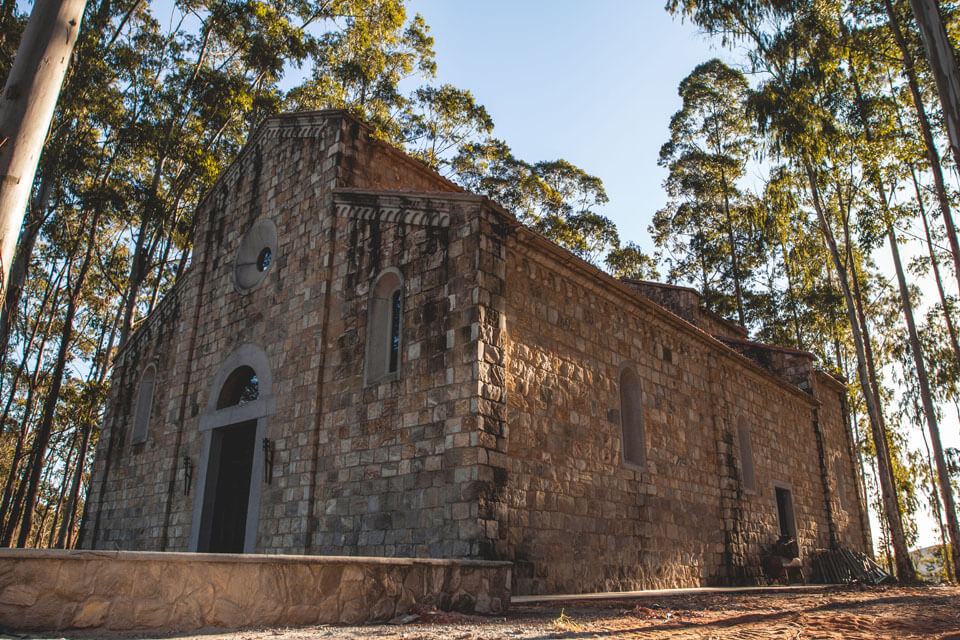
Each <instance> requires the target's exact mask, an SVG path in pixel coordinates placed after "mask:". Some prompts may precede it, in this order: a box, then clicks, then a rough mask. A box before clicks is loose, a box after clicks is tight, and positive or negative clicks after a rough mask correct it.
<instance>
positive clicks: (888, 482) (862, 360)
mask: <svg viewBox="0 0 960 640" xmlns="http://www.w3.org/2000/svg"><path fill="white" fill-rule="evenodd" d="M804 169H805V171H806V173H807V180H808V181H809V186H810V194H811V197H812V199H813V205H814V209H815V210H816V212H817V219H818V220H819V223H820V230H821V232H822V234H823V237H824V240H825V241H826V243H827V248H828V249H829V250H830V256H831V258H832V259H833V263H834V268H835V269H836V272H837V278H838V280H839V281H840V289H841V291H842V292H843V298H844V301H845V302H846V307H847V319H848V321H849V323H850V333H851V336H852V338H853V344H854V347H855V348H856V351H857V375H858V377H859V379H860V388H861V392H862V393H863V398H864V401H865V402H866V405H867V413H868V414H869V416H870V428H871V430H872V431H873V437H874V443H875V445H876V449H877V469H878V475H879V476H880V488H881V492H880V493H881V496H882V498H883V503H884V507H885V511H886V513H887V518H886V520H887V522H888V525H889V527H890V532H891V540H892V542H893V548H894V556H895V561H896V565H897V578H898V579H899V580H900V581H902V582H916V579H917V575H916V572H915V571H914V569H913V564H912V563H911V561H910V552H909V549H908V548H907V539H906V536H905V535H904V532H903V525H902V523H901V522H900V517H899V516H900V504H899V502H898V500H897V493H896V488H895V487H894V484H893V470H892V466H891V464H890V452H889V451H888V450H887V439H886V434H885V433H884V429H883V426H882V424H883V423H882V418H881V416H880V406H879V399H878V398H877V397H876V396H875V395H874V391H873V386H872V385H871V384H870V375H869V373H868V371H867V357H866V353H865V349H864V345H863V336H862V333H861V330H860V322H859V320H858V318H857V313H856V305H855V304H854V302H853V296H852V294H851V293H850V285H849V282H848V281H847V274H846V269H845V268H844V265H843V261H842V260H841V259H840V253H839V251H838V250H837V243H836V239H835V238H834V236H833V231H832V230H831V228H830V224H829V222H828V221H827V217H826V212H825V211H824V209H823V203H822V202H821V200H820V189H819V186H818V185H817V177H816V172H815V171H814V168H813V165H812V164H811V163H810V161H809V160H804Z"/></svg>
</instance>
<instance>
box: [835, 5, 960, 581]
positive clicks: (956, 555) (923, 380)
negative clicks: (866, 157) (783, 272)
mask: <svg viewBox="0 0 960 640" xmlns="http://www.w3.org/2000/svg"><path fill="white" fill-rule="evenodd" d="M886 2H887V4H888V6H889V2H890V0H886ZM850 66H851V69H853V71H852V80H853V86H854V90H855V95H856V98H857V103H858V104H859V105H860V106H861V107H862V106H863V105H864V103H865V101H864V99H863V94H862V92H861V90H860V82H859V80H858V79H857V74H856V71H855V68H854V66H853V65H852V64H851V65H850ZM860 113H861V114H863V113H864V109H863V108H861V109H860ZM862 124H863V132H864V138H865V139H866V141H867V142H868V143H873V142H874V136H873V130H872V128H871V126H870V122H869V121H868V120H867V119H866V117H863V116H862ZM867 174H868V175H869V177H870V180H871V182H873V185H874V187H875V188H876V191H877V200H878V201H879V203H880V209H881V212H882V214H883V217H884V220H885V222H886V224H887V239H888V240H889V242H890V253H891V255H892V256H893V266H894V270H895V271H896V274H897V285H898V290H899V293H900V308H901V310H902V311H903V318H904V322H905V323H906V325H907V336H908V339H909V341H910V354H911V356H912V357H913V365H914V371H916V374H917V383H918V385H919V387H920V399H921V402H922V403H923V415H924V417H925V418H926V423H927V430H928V431H929V432H930V446H932V447H933V459H934V461H935V462H936V464H937V477H938V479H939V481H940V496H941V498H942V499H943V505H944V511H945V512H946V517H947V531H948V532H949V533H950V542H951V548H952V555H953V564H954V566H957V565H960V528H958V526H957V510H956V507H955V506H954V501H953V489H952V488H951V486H950V475H949V471H948V470H947V464H946V460H945V459H944V456H943V445H942V441H941V439H940V427H939V425H938V423H937V413H936V409H935V408H934V406H933V398H932V395H931V393H930V382H929V379H928V377H927V367H926V363H925V362H924V360H923V347H922V346H921V344H920V337H919V335H918V334H917V325H916V322H915V321H914V317H913V303H912V302H911V300H910V291H909V289H908V288H907V280H906V277H905V276H904V272H903V263H902V261H901V259H900V247H899V245H898V244H897V235H896V232H895V231H894V229H893V224H892V223H891V222H890V220H891V217H892V213H891V211H890V201H889V199H888V198H887V188H886V185H885V184H884V181H883V178H882V176H881V173H880V170H879V167H877V166H876V165H873V166H869V165H868V166H867ZM924 224H926V223H924ZM848 246H849V245H848Z"/></svg>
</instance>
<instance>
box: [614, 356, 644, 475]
mask: <svg viewBox="0 0 960 640" xmlns="http://www.w3.org/2000/svg"><path fill="white" fill-rule="evenodd" d="M620 426H621V427H622V428H623V461H624V462H628V463H630V464H635V465H639V466H644V465H646V464H647V445H646V436H645V434H644V431H643V390H642V389H641V388H640V377H639V376H637V374H636V372H635V371H634V370H633V369H631V368H625V369H624V370H623V371H622V372H621V373H620Z"/></svg>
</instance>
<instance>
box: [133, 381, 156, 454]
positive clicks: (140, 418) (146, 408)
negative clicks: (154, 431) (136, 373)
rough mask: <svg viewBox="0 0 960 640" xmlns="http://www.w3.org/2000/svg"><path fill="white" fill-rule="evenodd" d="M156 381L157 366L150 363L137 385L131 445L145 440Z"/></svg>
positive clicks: (151, 411)
mask: <svg viewBox="0 0 960 640" xmlns="http://www.w3.org/2000/svg"><path fill="white" fill-rule="evenodd" d="M156 383H157V368H156V367H155V366H153V365H152V364H151V365H149V366H148V367H147V369H146V370H145V371H144V372H143V376H141V377H140V386H139V387H137V408H136V411H135V412H134V414H133V432H132V433H131V435H130V444H131V445H134V444H142V443H144V442H146V441H147V427H148V426H149V425H150V414H151V413H153V391H154V388H155V387H156Z"/></svg>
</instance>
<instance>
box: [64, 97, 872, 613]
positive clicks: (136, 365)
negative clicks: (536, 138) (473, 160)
mask: <svg viewBox="0 0 960 640" xmlns="http://www.w3.org/2000/svg"><path fill="white" fill-rule="evenodd" d="M196 221H197V225H196V232H195V237H194V254H193V259H192V261H191V267H190V269H189V271H188V272H187V273H186V274H185V276H184V277H183V278H182V279H181V280H180V282H178V283H177V285H176V286H175V287H174V289H173V290H172V291H171V292H170V293H168V295H167V296H166V298H165V300H164V301H163V302H162V303H161V304H160V305H158V307H157V309H156V310H155V311H154V313H153V314H152V315H151V316H150V317H149V318H146V319H145V320H144V321H143V322H142V323H140V325H139V326H140V328H139V329H138V331H137V333H136V334H135V335H134V336H133V337H132V338H131V339H130V340H129V341H128V342H127V344H125V345H124V346H123V347H122V348H121V349H120V352H119V354H118V356H117V358H116V361H115V363H116V364H115V367H114V377H113V384H112V386H111V391H110V401H109V406H108V408H107V411H106V414H105V418H104V425H103V435H102V437H101V439H100V444H99V446H98V451H97V456H96V462H95V464H94V467H93V470H92V477H91V483H90V491H89V495H88V500H87V507H86V515H85V517H84V520H83V527H82V538H81V545H82V546H89V547H92V548H95V549H103V550H107V551H114V550H121V549H122V550H131V551H171V552H184V551H189V552H196V551H222V552H234V551H239V550H241V549H242V550H243V551H244V552H245V553H257V554H278V553H280V554H304V555H311V554H329V555H331V556H344V555H348V556H349V555H356V556H376V557H388V558H390V557H392V558H398V557H400V558H403V557H406V558H414V557H415V558H422V557H432V558H471V559H483V560H503V561H512V562H515V563H516V564H515V565H514V566H515V568H514V574H513V581H512V583H511V584H512V588H513V590H514V591H515V592H516V593H519V594H540V593H551V592H554V593H555V592H583V591H589V590H618V589H637V588H651V587H684V586H700V585H729V584H744V583H751V582H756V580H757V579H758V578H759V576H760V566H761V559H762V557H763V555H764V554H765V553H769V548H770V545H771V544H772V543H773V542H774V541H775V540H776V539H777V538H778V537H779V536H780V534H781V533H782V532H783V531H787V532H788V533H789V534H791V535H793V536H795V537H796V538H797V541H798V543H799V545H800V549H801V552H802V554H803V555H807V554H809V553H810V552H811V551H812V550H814V549H817V548H824V547H829V546H835V545H844V546H849V547H853V548H855V549H859V550H863V551H867V550H868V549H869V531H868V523H867V520H866V517H865V512H864V510H863V505H862V504H861V500H860V492H859V490H858V487H859V478H858V476H857V470H856V456H855V446H854V443H853V440H852V437H851V433H850V430H849V427H848V426H847V422H848V419H849V415H848V413H849V412H848V410H847V408H846V406H845V402H844V394H845V388H844V386H843V385H842V383H841V382H840V381H838V380H836V379H834V378H832V377H831V376H829V375H827V374H825V373H823V372H819V371H817V370H816V369H815V366H814V365H815V363H814V361H813V356H811V355H810V354H809V353H805V352H802V351H797V350H795V349H784V348H779V347H773V346H770V345H763V344H759V343H756V342H753V341H751V340H749V338H748V335H747V332H746V331H745V330H744V329H743V328H742V327H739V326H737V325H734V324H732V323H730V322H729V321H727V320H724V319H723V318H720V317H718V316H716V315H714V314H712V313H710V312H709V311H706V310H704V309H703V308H701V306H700V298H699V294H698V293H697V292H696V291H694V290H692V289H687V288H684V287H676V286H672V285H663V284H658V283H652V282H642V281H636V280H625V281H617V280H614V279H613V278H611V277H610V276H609V275H607V274H605V273H603V272H601V271H600V270H598V269H597V268H595V267H593V266H592V265H590V264H588V263H586V262H584V261H582V260H580V259H579V258H577V257H576V256H574V255H572V254H571V253H570V252H568V251H566V250H564V249H562V248H561V247H559V246H557V245H555V244H553V243H551V242H550V241H548V240H547V239H545V238H543V237H542V236H539V235H538V234H536V233H535V232H533V231H531V230H530V229H527V228H525V227H523V226H522V225H520V224H519V223H518V222H517V221H516V219H515V218H513V216H511V215H510V214H509V213H508V212H507V211H505V210H503V209H502V208H500V207H499V206H497V205H496V204H495V203H493V202H491V201H489V200H488V199H487V198H484V197H482V196H478V195H474V194H470V193H466V192H464V191H463V190H462V189H460V188H459V187H457V186H456V185H454V184H452V183H450V182H449V181H447V180H445V179H444V178H443V177H441V176H439V175H438V174H436V173H434V172H432V171H431V170H430V169H429V168H427V167H426V166H424V165H423V164H422V163H419V162H417V161H416V160H414V159H412V158H409V157H407V156H405V155H403V154H402V153H400V152H399V151H397V150H395V149H393V148H391V147H390V146H389V145H386V144H385V143H383V142H382V141H379V140H376V139H375V138H374V137H373V136H372V135H371V133H370V130H369V129H368V128H366V127H365V126H364V125H363V124H362V123H360V122H358V121H357V120H355V119H353V118H352V117H351V116H349V115H348V114H346V113H343V112H337V111H328V112H313V113H297V114H285V115H281V116H277V117H274V118H270V119H269V120H267V121H266V122H265V123H264V124H263V125H262V126H261V127H260V128H259V129H258V130H257V132H256V133H255V134H254V135H253V136H252V137H251V139H250V141H249V142H248V144H247V146H246V147H245V148H244V150H243V151H242V152H241V153H240V154H239V156H238V158H237V159H236V161H235V162H234V163H233V164H232V165H231V167H230V168H229V169H227V171H225V172H224V174H223V175H222V176H221V177H220V179H219V180H218V181H217V183H216V185H215V186H214V187H213V188H212V189H211V191H210V192H209V193H208V194H207V195H206V196H205V197H204V199H203V201H202V202H201V203H200V205H199V208H198V210H197V213H196ZM261 248H262V251H260V252H259V253H258V250H260V249H261ZM264 252H265V253H264ZM258 256H268V257H269V258H270V259H269V261H268V263H267V264H260V263H259V262H255V261H254V260H255V259H256V260H259V258H258ZM244 265H246V266H244ZM238 270H245V271H244V273H246V275H245V276H244V277H243V281H242V283H241V281H240V280H238V275H237V274H238V273H240V272H239V271H238ZM248 277H249V278H248ZM387 311H389V313H387ZM387 320H389V323H387ZM388 337H389V339H388ZM388 364H389V367H388V366H387V365H388ZM244 371H247V372H253V373H254V374H255V377H256V380H257V383H256V384H257V389H258V391H257V394H256V398H255V399H247V400H246V401H245V402H248V404H244V405H241V404H240V399H239V396H238V397H237V398H236V399H230V398H233V396H232V395H231V394H232V391H231V389H232V388H233V387H232V386H231V385H230V384H227V382H228V380H232V379H233V376H234V374H239V373H243V372H244ZM145 372H150V373H149V374H147V373H145ZM151 375H155V381H156V385H155V391H154V394H153V403H152V409H151V410H150V411H149V412H148V413H139V412H138V407H139V405H140V402H139V396H140V393H138V390H139V389H141V388H143V387H144V385H143V382H142V381H143V380H144V379H147V380H150V379H152V378H151V377H150V376H151ZM145 376H146V378H145ZM245 379H247V378H245ZM221 400H222V402H221ZM145 406H146V405H145ZM137 425H140V426H139V427H138V426H137ZM144 425H146V434H145V436H143V434H142V431H143V429H142V427H143V426H144ZM135 428H136V429H137V431H136V433H137V434H138V435H136V436H134V431H135ZM224 460H226V461H227V463H226V464H224V462H223V461H224ZM224 522H227V523H228V524H226V525H224V524H223V523H224ZM217 523H219V524H217ZM215 524H216V526H214V525H215ZM236 532H242V535H239V534H236ZM235 534H236V535H235ZM211 566H212V565H211Z"/></svg>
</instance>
